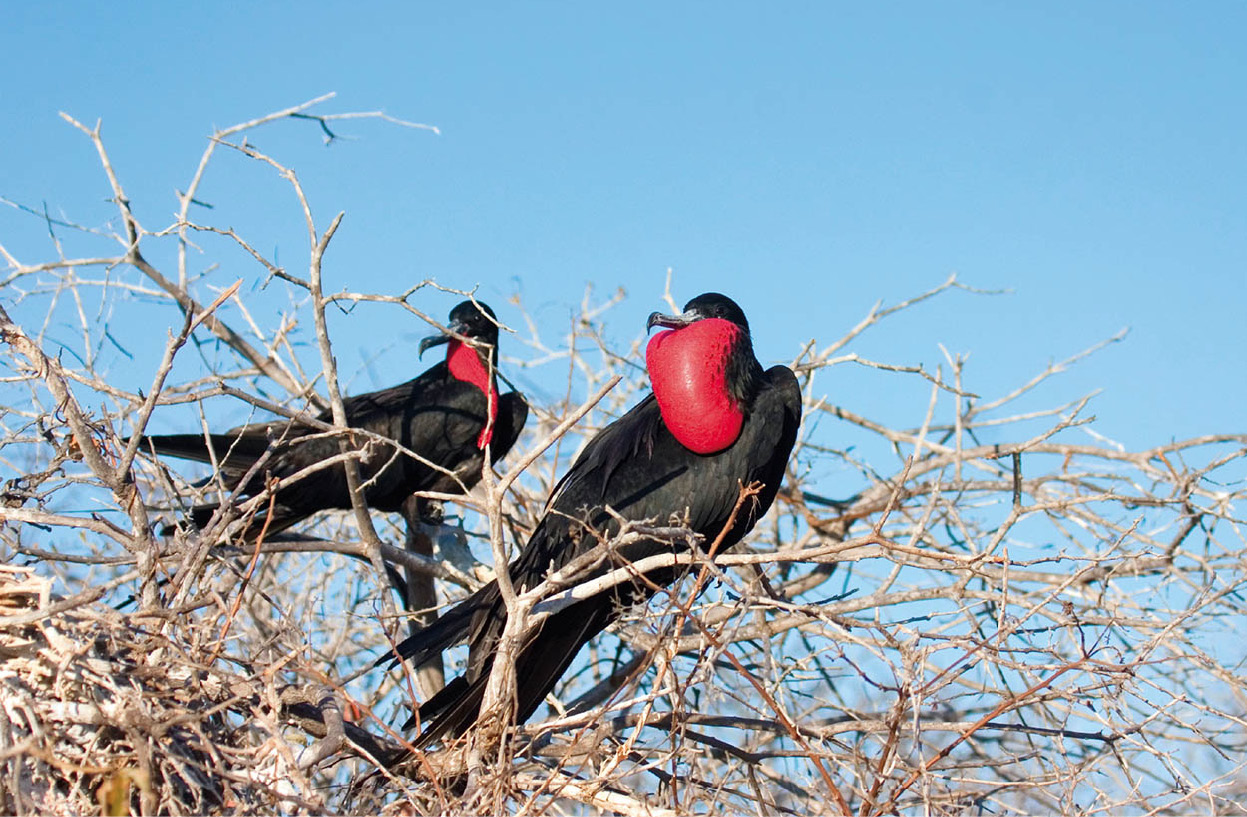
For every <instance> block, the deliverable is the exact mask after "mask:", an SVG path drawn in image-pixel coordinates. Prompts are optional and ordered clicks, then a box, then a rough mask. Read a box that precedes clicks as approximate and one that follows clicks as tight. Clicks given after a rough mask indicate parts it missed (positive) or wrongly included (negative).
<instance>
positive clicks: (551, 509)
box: [382, 293, 801, 747]
mask: <svg viewBox="0 0 1247 817" xmlns="http://www.w3.org/2000/svg"><path fill="white" fill-rule="evenodd" d="M654 326H660V327H663V328H664V329H665V330H666V331H663V332H660V333H658V334H657V335H655V336H654V337H653V338H651V339H650V342H649V346H648V347H647V350H646V368H647V369H648V370H649V375H650V381H651V384H652V386H653V393H652V394H650V395H649V396H647V397H646V398H645V399H644V400H642V401H641V402H640V403H638V404H637V405H636V406H634V407H633V408H632V409H631V410H630V411H628V412H627V413H626V414H624V415H623V416H622V417H620V418H619V419H618V420H616V421H615V422H613V423H611V424H610V425H608V426H607V427H606V428H604V429H602V431H601V432H600V433H599V434H598V435H597V436H596V437H594V438H593V439H592V440H591V441H590V442H589V443H588V444H587V445H586V446H585V448H584V450H583V451H582V452H581V454H580V456H579V457H577V458H576V461H575V463H574V464H573V465H572V467H571V469H570V470H569V471H568V472H567V474H566V475H564V477H563V479H562V480H561V481H560V482H559V483H558V485H556V486H555V489H554V491H553V493H552V495H551V497H550V500H549V501H548V503H547V505H546V511H545V514H544V516H543V517H542V519H541V521H540V522H539V523H538V525H537V527H536V529H535V530H534V531H533V534H532V536H531V537H530V538H529V540H528V543H527V544H526V545H525V547H524V548H523V550H522V552H521V553H520V555H519V557H518V558H517V559H516V560H515V561H514V562H512V564H511V565H510V569H509V572H510V576H511V581H512V583H513V584H514V586H515V590H516V592H517V593H521V592H523V591H524V590H525V589H531V588H534V587H536V586H537V585H539V584H540V583H541V582H542V581H543V580H544V579H545V578H546V577H547V576H548V575H549V574H550V573H551V572H552V571H555V570H558V569H559V568H560V567H562V566H564V565H566V564H567V563H568V562H569V561H571V560H572V559H574V558H576V557H577V556H580V555H581V554H584V553H587V552H589V551H590V550H592V549H594V548H595V546H597V545H598V543H599V542H600V541H602V538H600V537H609V536H610V535H611V534H612V533H614V532H617V531H618V530H619V524H618V521H617V519H616V517H614V516H613V515H612V514H611V513H609V512H608V511H607V510H606V509H607V508H610V509H611V510H612V511H613V512H614V514H618V515H619V517H620V518H623V519H626V520H630V521H636V522H641V521H644V520H652V521H654V522H656V523H657V524H660V525H665V524H667V523H668V522H669V521H671V520H672V519H678V520H680V521H681V522H684V521H686V522H687V525H688V527H690V528H691V529H692V530H693V531H694V532H696V533H697V534H699V535H700V536H702V537H704V539H705V541H706V543H707V544H710V543H712V542H715V541H716V540H717V541H718V549H719V550H720V551H721V550H723V549H726V548H728V547H731V546H732V545H734V544H736V543H737V542H738V541H740V539H741V537H742V536H744V535H745V534H746V533H747V532H748V531H749V530H750V529H751V528H753V526H754V524H755V523H756V522H757V521H758V519H759V518H760V517H761V516H762V515H763V514H764V513H765V512H766V510H767V508H769V507H770V505H771V502H772V501H773V500H774V499H775V493H776V491H778V490H779V485H780V482H781V480H782V479H783V476H784V469H785V466H786V464H787V462H788V456H789V454H790V453H791V451H792V447H793V444H794V442H795V441H796V438H797V426H798V424H799V423H800V420H801V390H800V388H799V386H798V385H797V378H796V376H795V375H794V374H793V373H792V371H791V370H790V369H789V368H787V367H786V366H774V367H772V368H770V369H768V370H765V371H764V370H763V369H762V366H761V364H760V363H759V362H758V360H757V358H756V357H755V356H754V352H753V344H752V341H751V338H750V334H749V324H748V323H747V322H746V320H745V315H744V313H743V312H742V311H741V309H740V307H739V306H737V305H736V303H735V302H733V301H732V300H731V299H730V298H727V297H726V296H723V295H719V294H717V293H707V294H704V295H699V296H698V297H696V298H694V299H693V300H691V301H689V302H688V304H687V305H686V306H685V308H684V312H683V313H682V314H680V315H675V316H669V315H662V314H659V313H657V312H656V313H654V314H652V315H650V317H649V321H648V327H650V328H652V327H654ZM755 484H756V485H759V486H760V490H758V491H757V493H755V494H753V495H752V496H748V497H747V498H746V499H745V500H744V502H743V505H741V506H740V507H737V506H738V505H740V504H741V497H742V488H743V487H744V486H750V485H755ZM734 511H735V514H734ZM729 525H730V527H728V526H729ZM725 527H727V530H726V531H725V530H724V528H725ZM686 549H687V546H686V545H682V544H673V543H671V542H660V541H655V540H649V541H640V542H636V541H630V542H629V543H627V544H623V545H620V546H618V547H617V548H615V549H613V550H612V551H611V552H610V553H609V555H607V556H606V557H605V558H604V559H603V560H602V562H601V563H600V564H599V565H598V566H597V567H596V568H594V569H593V570H592V571H590V572H589V573H588V578H593V577H596V576H602V575H605V574H606V573H607V572H608V571H610V570H612V569H614V568H616V567H619V566H620V565H622V564H624V563H625V562H633V563H634V562H637V561H639V560H641V559H644V558H645V557H647V556H650V555H653V554H660V553H671V552H673V551H681V550H686ZM680 574H681V571H680V570H679V569H677V568H674V567H663V568H659V569H656V570H652V571H649V572H647V573H646V574H645V575H644V576H643V577H638V578H636V579H634V580H632V581H625V582H624V583H623V584H619V585H615V586H614V587H613V588H611V589H609V590H605V591H603V592H600V593H598V594H597V595H593V596H590V597H588V598H585V599H583V600H580V601H577V602H575V603H573V604H571V605H570V606H567V607H564V608H562V609H560V610H558V611H557V612H555V613H553V614H552V615H550V616H549V617H548V618H546V619H545V620H544V622H542V624H541V626H540V628H539V629H538V630H537V631H536V632H535V633H534V634H532V635H531V636H530V638H529V640H528V641H527V642H525V643H524V644H523V645H522V646H521V648H520V649H519V651H518V654H517V655H516V666H515V677H516V685H517V699H516V701H515V710H514V714H515V719H516V722H519V723H522V722H523V721H525V720H527V719H528V718H529V717H530V716H531V715H532V714H533V712H535V711H536V709H537V707H538V706H540V704H541V702H542V700H543V699H544V698H545V696H546V694H547V693H548V692H550V691H551V690H552V689H553V688H554V686H555V684H556V683H557V682H558V680H559V678H560V677H561V676H562V675H563V673H564V672H565V671H566V670H567V669H568V667H569V666H570V664H571V663H572V660H573V659H574V658H575V656H576V653H577V652H578V651H579V650H580V648H581V647H582V646H584V644H585V643H586V642H588V641H589V640H590V639H591V638H593V636H595V635H597V634H598V633H599V632H601V631H602V630H603V629H605V628H606V627H607V626H608V625H609V624H610V623H611V622H612V621H614V620H615V619H616V618H618V616H619V615H620V613H621V610H622V609H624V608H626V607H627V606H628V605H630V604H633V603H636V602H640V601H643V600H645V599H648V598H649V597H650V596H652V595H653V594H654V592H655V590H656V588H658V587H663V586H666V585H669V584H670V583H672V582H673V581H675V579H676V578H677V577H678V576H679V575H680ZM506 618H507V611H506V607H505V605H504V603H503V600H502V597H501V595H500V592H499V590H498V585H497V583H496V582H491V583H490V584H488V585H486V586H484V587H482V588H481V589H480V590H478V591H477V592H476V593H474V594H472V595H471V596H469V597H468V598H467V599H466V600H465V601H463V602H461V603H460V604H458V605H457V606H455V607H454V608H452V609H450V610H449V611H447V612H446V613H444V614H443V615H442V616H441V617H440V618H438V619H437V620H436V621H434V622H433V623H431V624H429V625H428V626H426V627H425V628H424V629H422V630H420V631H419V632H417V633H416V634H414V635H412V636H411V637H410V638H408V639H406V640H405V641H403V642H402V643H400V644H399V645H398V647H397V654H398V655H399V656H401V657H402V658H405V659H408V660H409V661H411V662H412V665H413V666H420V665H421V664H423V663H424V662H425V661H427V660H429V659H430V658H432V657H434V656H436V655H437V654H439V653H440V652H441V651H443V650H445V649H447V648H449V647H452V646H454V645H455V644H458V643H460V642H463V641H466V642H467V643H468V644H469V653H468V660H467V668H466V670H465V671H464V673H463V675H461V676H460V677H458V678H455V679H454V680H453V681H451V682H450V683H449V684H447V685H446V687H445V688H443V689H442V691H440V692H439V693H437V694H436V695H434V696H433V697H431V698H430V699H429V700H428V701H426V702H425V703H424V704H423V705H422V706H421V707H420V712H419V722H420V723H421V724H422V725H423V731H422V732H421V734H420V736H419V737H418V738H417V739H416V741H415V744H416V745H417V746H421V747H427V746H428V745H430V744H432V743H433V742H434V741H436V740H438V739H440V738H443V737H452V736H459V735H462V734H464V733H465V732H466V731H467V730H468V729H469V728H470V727H471V726H472V724H473V723H474V722H475V721H476V719H477V716H478V714H479V711H480V706H481V701H482V697H483V695H484V691H485V686H486V683H487V681H488V677H489V672H490V668H491V666H492V664H493V656H494V652H495V649H496V644H497V642H498V638H499V636H500V634H501V633H502V631H503V628H504V627H505V625H506ZM391 658H392V656H391ZM382 660H385V659H382ZM415 720H416V719H415V718H413V719H412V721H411V722H409V723H408V726H410V725H411V724H412V723H414V722H415Z"/></svg>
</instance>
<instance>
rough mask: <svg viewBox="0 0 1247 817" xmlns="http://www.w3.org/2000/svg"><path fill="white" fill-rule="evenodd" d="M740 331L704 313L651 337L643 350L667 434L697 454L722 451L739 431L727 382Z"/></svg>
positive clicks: (739, 414)
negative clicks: (695, 318) (729, 363)
mask: <svg viewBox="0 0 1247 817" xmlns="http://www.w3.org/2000/svg"><path fill="white" fill-rule="evenodd" d="M741 331H742V330H741V329H740V327H738V326H737V325H736V324H734V323H732V322H731V321H726V320H723V319H721V318H707V319H704V320H700V321H697V322H696V323H692V324H689V325H688V326H684V327H681V328H679V329H668V330H666V331H663V332H659V333H658V334H657V335H654V337H652V338H650V342H649V345H648V346H647V347H646V350H645V368H646V369H648V370H649V376H650V383H651V384H652V385H653V388H654V397H655V398H656V399H657V400H658V408H659V410H660V411H661V412H662V419H663V422H664V423H666V425H667V428H668V430H670V431H671V434H672V436H674V437H675V438H676V439H677V440H679V442H680V444H681V445H683V446H684V447H685V448H687V449H689V450H690V451H693V452H695V453H698V454H714V453H716V452H718V451H722V450H723V449H725V448H727V447H728V446H729V445H731V444H732V443H734V442H736V438H737V437H738V436H739V435H740V429H741V426H742V425H743V423H744V419H745V418H744V413H743V411H742V410H741V407H740V406H739V405H737V403H736V401H735V400H734V399H732V396H731V393H730V392H729V390H728V385H727V364H728V359H729V357H730V356H731V354H732V350H733V348H734V347H735V345H736V343H737V342H738V340H739V336H740V332H741Z"/></svg>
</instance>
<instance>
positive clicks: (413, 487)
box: [145, 301, 528, 537]
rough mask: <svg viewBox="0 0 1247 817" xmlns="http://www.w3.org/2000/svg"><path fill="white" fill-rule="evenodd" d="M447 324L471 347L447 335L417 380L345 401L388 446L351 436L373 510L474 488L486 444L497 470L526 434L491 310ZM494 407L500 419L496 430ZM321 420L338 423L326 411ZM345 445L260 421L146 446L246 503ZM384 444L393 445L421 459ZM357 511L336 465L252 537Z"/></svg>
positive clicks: (285, 496)
mask: <svg viewBox="0 0 1247 817" xmlns="http://www.w3.org/2000/svg"><path fill="white" fill-rule="evenodd" d="M478 305H479V308H478ZM448 325H449V328H450V329H451V331H452V332H454V333H457V334H459V335H461V336H463V337H465V338H468V339H470V340H471V343H470V344H468V343H464V342H463V341H462V340H460V339H458V338H456V337H454V336H453V335H450V334H446V335H436V336H434V337H431V338H426V339H425V340H424V341H422V342H421V344H420V351H421V353H423V352H424V351H425V349H427V348H428V347H430V346H433V345H440V344H449V348H448V351H447V355H446V359H445V360H443V361H441V362H439V363H437V364H436V365H434V366H432V367H431V368H429V369H428V370H426V371H425V372H424V373H422V374H421V375H420V376H419V377H417V378H415V379H414V380H409V381H407V382H406V383H402V384H400V385H398V386H393V387H391V388H388V389H382V390H380V391H375V392H369V393H367V394H360V395H356V396H354V397H347V398H345V399H344V400H343V401H342V402H343V407H344V408H345V409H346V419H347V424H348V425H349V426H350V427H351V428H355V429H362V430H364V431H367V432H370V433H371V434H372V435H378V436H379V437H381V438H384V439H383V440H379V439H377V437H365V436H363V435H356V436H355V437H354V438H353V442H354V443H355V445H357V446H359V447H361V448H366V449H367V456H366V458H365V459H363V460H362V461H361V462H360V466H359V470H360V478H361V482H362V483H363V484H364V486H365V487H364V499H365V502H366V503H367V505H368V506H369V507H372V508H375V509H377V510H380V511H387V512H395V511H399V510H400V509H401V507H402V505H403V502H404V501H405V500H406V499H407V498H408V497H409V496H411V494H412V493H414V492H417V491H438V492H444V493H460V492H462V491H465V490H469V489H471V487H472V486H473V485H475V484H476V482H477V481H478V480H479V479H480V476H481V467H482V464H483V463H484V453H485V452H484V450H485V448H486V445H485V443H486V441H488V449H489V452H490V458H491V462H497V461H498V460H499V459H501V458H502V457H503V456H505V455H506V453H507V452H508V451H509V450H510V449H511V447H512V445H514V444H515V441H516V439H517V438H518V437H519V435H520V431H521V430H522V429H523V427H524V422H525V420H526V419H527V417H528V404H527V403H525V401H524V398H523V396H522V395H520V394H519V393H517V392H508V393H506V394H502V395H499V394H498V389H497V381H496V380H495V379H494V378H493V373H494V372H495V371H496V367H497V361H498V325H497V323H496V322H495V319H494V313H493V311H492V310H491V309H490V308H489V307H488V306H486V305H485V304H483V303H480V302H479V301H478V302H475V303H474V302H472V301H464V302H462V303H460V304H459V305H458V306H456V307H455V308H454V309H453V310H451V313H450V321H449V324H448ZM491 393H492V396H491ZM491 401H492V403H493V408H494V409H495V411H496V416H495V417H494V419H493V422H492V424H489V423H488V422H487V418H489V416H490V413H491V412H490V408H491V406H490V403H491ZM317 419H318V420H320V421H322V422H324V423H332V422H333V418H332V415H331V414H330V412H329V411H327V410H326V411H324V412H321V413H320V414H319V415H318V416H317ZM487 428H488V431H487ZM487 438H488V440H487ZM338 441H339V436H338V435H336V434H333V433H326V432H324V431H323V430H319V429H317V428H314V427H312V426H310V425H308V424H307V423H300V422H299V421H297V420H279V421H273V422H265V423H254V424H251V425H245V426H241V427H239V428H234V429H231V430H229V431H226V432H224V433H222V434H209V435H206V436H205V435H203V434H155V435H150V436H148V437H147V438H146V440H145V442H146V443H148V444H150V445H151V447H152V448H153V449H154V450H155V452H156V453H157V454H161V455H164V456H172V457H181V458H183V459H190V460H198V461H200V462H210V463H215V464H216V467H217V468H218V473H219V476H220V477H221V480H222V482H223V484H224V487H225V489H226V490H228V491H231V492H233V493H235V494H236V495H238V496H243V497H245V496H251V495H254V494H256V493H258V492H260V491H261V490H263V489H264V487H265V484H266V483H267V481H268V480H269V479H271V478H277V479H284V478H287V477H291V476H293V475H295V474H298V473H299V472H300V471H303V470H304V469H307V468H309V467H311V466H314V465H316V464H317V463H319V462H322V461H324V460H326V459H329V458H331V457H335V456H337V455H339V454H340V453H341V452H340V449H339V444H338ZM387 441H396V442H397V443H398V444H399V445H401V446H402V447H403V448H406V449H407V450H409V451H411V452H414V453H415V454H416V455H418V456H419V457H420V458H422V459H423V460H424V461H422V460H421V459H416V458H414V457H412V456H410V455H408V454H406V453H404V452H402V451H401V450H400V449H399V448H397V447H395V446H394V445H393V444H392V443H389V442H387ZM260 460H263V461H262V462H260V465H259V467H258V468H257V467H255V466H256V463H257V461H260ZM248 474H250V476H248ZM219 505H220V503H218V502H210V503H204V504H200V505H196V506H195V507H194V508H193V509H192V510H191V514H190V518H191V521H192V522H194V524H195V525H196V526H198V527H202V526H204V525H206V524H207V523H208V521H209V519H211V518H212V515H213V514H214V513H216V511H217V509H218V507H219ZM350 507H351V497H350V492H349V491H348V490H347V484H346V473H345V470H344V469H343V467H342V466H341V465H334V466H331V467H327V468H323V469H320V470H316V471H312V472H310V473H308V474H307V475H305V476H304V477H302V478H300V479H298V480H297V481H295V482H293V483H291V484H290V485H288V486H286V487H282V488H279V489H278V490H277V491H276V495H275V497H274V499H273V503H272V506H271V508H270V506H269V505H267V504H265V505H263V506H262V507H261V509H260V510H259V511H258V512H257V513H256V515H255V516H254V517H253V518H252V519H251V520H250V522H249V523H248V525H247V528H246V531H245V535H246V536H247V537H252V536H254V535H256V534H258V533H259V532H260V531H261V530H263V529H264V526H265V524H266V523H267V526H268V527H267V535H272V534H274V533H277V532H278V531H281V530H284V529H286V528H288V527H290V526H291V525H293V524H296V523H297V522H299V521H300V520H302V519H305V518H307V517H308V516H311V515H312V514H314V513H317V512H318V511H322V510H328V509H333V508H339V509H346V508H350Z"/></svg>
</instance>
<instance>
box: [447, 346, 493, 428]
mask: <svg viewBox="0 0 1247 817" xmlns="http://www.w3.org/2000/svg"><path fill="white" fill-rule="evenodd" d="M446 368H448V369H449V370H450V376H451V377H453V378H455V379H456V380H462V381H463V382H465V383H471V384H472V385H473V386H476V387H477V388H478V389H480V390H481V393H482V394H484V395H485V399H486V400H488V401H489V422H488V423H486V424H485V427H484V428H482V429H481V433H480V435H479V436H478V437H477V438H476V447H477V448H481V449H484V448H485V446H487V445H489V441H490V440H491V439H492V438H493V435H494V428H495V427H496V426H497V425H498V387H497V386H495V385H494V380H493V378H491V377H490V376H489V370H488V369H486V368H485V362H484V361H482V360H481V356H480V353H478V352H477V351H476V350H475V349H473V348H472V347H470V346H468V345H466V344H464V343H463V342H462V341H458V340H453V339H452V340H451V341H450V348H449V349H447V350H446Z"/></svg>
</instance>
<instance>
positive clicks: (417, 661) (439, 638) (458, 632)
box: [373, 584, 498, 667]
mask: <svg viewBox="0 0 1247 817" xmlns="http://www.w3.org/2000/svg"><path fill="white" fill-rule="evenodd" d="M497 592H498V588H497V585H494V584H487V585H485V586H484V587H482V588H481V589H480V590H477V591H476V592H475V593H473V594H472V595H471V596H468V597H467V598H466V599H464V600H463V601H461V602H459V604H457V605H455V606H454V607H452V608H451V609H449V610H447V611H446V612H445V613H442V614H441V615H440V616H438V617H437V618H436V619H434V620H433V621H431V622H429V623H428V624H426V625H425V626H424V627H422V628H421V629H420V631H419V632H416V633H412V634H411V635H410V636H408V637H407V638H405V639H403V640H402V641H400V642H399V643H398V644H396V645H395V646H394V649H393V650H391V651H390V652H389V653H387V654H386V655H383V656H381V657H380V658H378V659H377V660H376V663H375V664H374V665H373V666H379V665H381V664H385V663H389V664H390V665H394V664H397V663H398V662H399V661H404V660H406V661H410V662H411V664H412V666H416V667H418V666H421V665H422V664H424V663H426V662H427V661H429V660H430V659H431V658H434V657H436V656H438V655H440V654H441V653H442V652H443V651H444V650H448V649H450V648H451V647H453V646H455V645H456V644H458V643H460V642H462V641H463V640H464V639H466V638H467V637H468V633H469V632H470V631H471V628H472V619H473V618H474V617H475V616H476V614H477V612H478V611H481V610H484V609H485V608H487V607H489V606H492V604H493V601H494V599H493V596H496V595H497Z"/></svg>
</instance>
